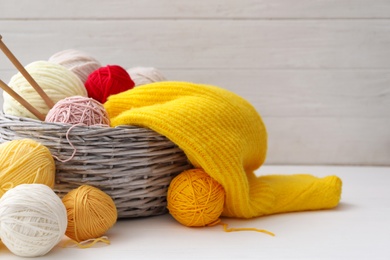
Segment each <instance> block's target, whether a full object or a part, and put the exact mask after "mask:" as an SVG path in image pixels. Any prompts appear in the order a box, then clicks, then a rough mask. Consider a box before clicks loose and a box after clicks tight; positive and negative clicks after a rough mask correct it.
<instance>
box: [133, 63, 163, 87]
mask: <svg viewBox="0 0 390 260" xmlns="http://www.w3.org/2000/svg"><path fill="white" fill-rule="evenodd" d="M127 73H129V75H130V77H131V79H132V80H133V81H134V83H135V86H140V85H146V84H149V83H153V82H159V81H166V80H167V79H166V78H165V76H164V75H163V74H162V73H161V71H159V70H158V69H156V68H153V67H134V68H130V69H128V70H127Z"/></svg>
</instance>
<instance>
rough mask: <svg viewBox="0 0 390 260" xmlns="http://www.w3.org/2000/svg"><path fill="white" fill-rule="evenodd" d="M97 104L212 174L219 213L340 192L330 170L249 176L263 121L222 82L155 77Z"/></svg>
mask: <svg viewBox="0 0 390 260" xmlns="http://www.w3.org/2000/svg"><path fill="white" fill-rule="evenodd" d="M104 106H105V108H106V110H107V112H108V114H109V117H110V119H111V125H112V126H118V125H138V126H142V127H148V128H150V129H152V130H154V131H156V132H157V133H159V134H161V135H164V136H166V137H167V138H169V139H170V140H171V141H172V142H174V143H175V144H177V145H178V146H179V147H180V148H181V149H182V150H183V151H184V153H185V154H186V155H187V157H188V159H189V160H190V162H191V163H192V164H193V165H194V166H195V167H197V168H202V169H203V170H204V171H205V172H207V173H208V174H209V175H210V176H211V177H212V178H214V179H215V180H216V181H218V182H219V183H220V184H221V185H222V186H223V187H224V189H225V193H226V198H225V206H224V212H223V214H222V215H223V216H228V217H239V218H252V217H257V216H261V215H266V214H274V213H280V212H287V211H297V210H307V209H319V208H330V207H334V206H336V205H337V203H338V201H339V199H340V192H341V181H340V180H339V179H338V178H337V177H335V176H332V177H330V178H331V179H332V180H327V181H323V180H320V179H318V178H316V177H313V176H310V175H291V176H262V177H257V176H256V175H255V174H254V171H255V170H256V169H258V168H259V167H260V166H261V165H262V164H263V162H264V160H265V157H266V151H267V132H266V128H265V126H264V123H263V121H262V119H261V117H260V115H259V113H258V112H257V111H256V110H255V108H254V107H253V106H252V105H251V104H250V103H249V102H247V101H246V100H245V99H243V98H242V97H240V96H238V95H236V94H234V93H232V92H230V91H228V90H225V89H222V88H219V87H215V86H209V85H201V84H193V83H188V82H157V83H152V84H148V85H144V86H139V87H137V88H134V89H132V90H129V91H126V92H123V93H120V94H117V95H113V96H110V97H109V99H108V101H107V102H106V103H105V104H104ZM321 181H322V182H323V184H321V183H320V182H321ZM329 182H330V183H332V184H329ZM290 183H293V184H294V185H291V184H290ZM318 185H319V186H318ZM324 188H325V189H324ZM323 191H324V192H323ZM313 198H314V199H313ZM308 200H309V201H308ZM309 202H310V203H309Z"/></svg>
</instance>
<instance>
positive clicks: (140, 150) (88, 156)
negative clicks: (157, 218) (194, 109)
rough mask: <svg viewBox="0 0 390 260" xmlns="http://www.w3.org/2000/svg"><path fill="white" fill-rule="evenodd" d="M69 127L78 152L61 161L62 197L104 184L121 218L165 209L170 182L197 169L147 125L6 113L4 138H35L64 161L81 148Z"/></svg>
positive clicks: (0, 135) (0, 137) (0, 118)
mask: <svg viewBox="0 0 390 260" xmlns="http://www.w3.org/2000/svg"><path fill="white" fill-rule="evenodd" d="M70 127H72V128H71V129H70ZM69 129H70V130H69ZM68 131H69V136H68V138H69V141H70V143H71V144H72V145H73V146H74V147H75V148H76V153H75V154H74V157H73V158H72V159H71V160H69V161H68V162H61V161H59V160H55V161H56V184H55V187H54V190H55V192H56V193H57V194H58V195H59V196H60V197H62V196H64V195H65V194H66V193H67V192H69V191H70V190H72V189H74V188H77V187H79V186H80V185H83V184H89V185H92V186H95V187H98V188H100V189H101V190H103V191H104V192H106V193H107V194H109V195H110V196H111V197H112V198H113V200H114V201H115V204H116V206H117V210H118V217H119V218H130V217H145V216H153V215H159V214H163V213H165V212H166V193H167V189H168V186H169V183H170V181H171V180H172V178H173V177H174V176H176V175H177V174H179V173H180V172H182V171H184V170H186V169H189V168H191V165H190V163H189V162H188V160H187V157H186V156H185V154H184V153H183V151H182V150H181V149H180V148H179V147H177V146H176V145H175V144H174V143H172V142H171V141H169V140H168V139H167V138H166V137H164V136H161V135H159V134H157V133H156V132H154V131H152V130H150V129H147V128H141V127H136V126H123V127H117V128H109V127H98V126H94V127H86V126H72V125H68V124H59V123H45V122H42V121H38V120H34V119H29V118H20V117H15V116H10V115H4V114H0V142H5V141H10V140H15V139H22V138H29V139H33V140H36V141H38V142H40V143H41V144H43V145H45V146H46V147H47V148H49V150H50V151H51V152H52V154H53V155H54V156H57V157H59V158H60V159H62V160H65V159H67V158H70V157H71V156H72V153H73V152H74V151H75V150H74V148H73V147H72V146H71V145H70V143H69V141H68V140H67V138H66V134H67V132H68Z"/></svg>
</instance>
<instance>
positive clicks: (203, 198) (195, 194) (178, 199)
mask: <svg viewBox="0 0 390 260" xmlns="http://www.w3.org/2000/svg"><path fill="white" fill-rule="evenodd" d="M167 201H168V210H169V213H170V214H171V215H172V216H173V217H174V218H175V219H176V220H177V221H178V222H180V223H181V224H183V225H185V226H188V227H204V226H212V225H215V224H217V223H218V222H219V221H220V220H219V217H220V215H221V214H222V211H223V207H224V202H225V190H224V189H223V187H222V185H220V184H219V183H218V182H217V181H215V180H214V179H212V178H211V177H210V176H209V175H208V174H207V173H205V172H204V171H203V170H202V169H190V170H187V171H184V172H182V173H180V174H179V175H178V176H176V177H175V178H174V179H173V180H172V181H171V183H170V185H169V188H168V195H167Z"/></svg>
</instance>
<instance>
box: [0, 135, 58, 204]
mask: <svg viewBox="0 0 390 260" xmlns="http://www.w3.org/2000/svg"><path fill="white" fill-rule="evenodd" d="M55 170H56V168H55V162H54V159H53V156H52V154H51V153H50V150H49V149H48V148H47V147H46V146H44V145H42V144H40V143H38V142H36V141H34V140H30V139H21V140H13V141H8V142H5V143H2V144H1V145H0V198H1V197H2V196H3V194H4V193H5V192H6V191H8V190H10V189H12V188H14V187H16V186H18V185H20V184H34V183H37V184H45V185H47V186H49V187H50V188H53V187H54V180H55Z"/></svg>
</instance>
